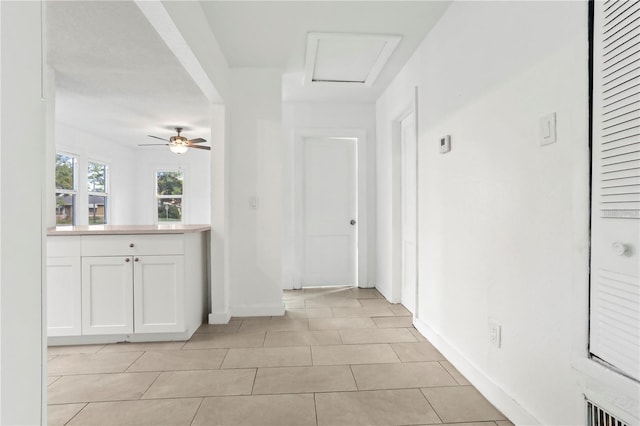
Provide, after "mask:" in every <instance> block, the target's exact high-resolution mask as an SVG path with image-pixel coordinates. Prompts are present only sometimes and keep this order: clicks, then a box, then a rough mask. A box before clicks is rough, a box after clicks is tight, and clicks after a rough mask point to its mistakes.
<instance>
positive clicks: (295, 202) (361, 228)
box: [282, 127, 371, 289]
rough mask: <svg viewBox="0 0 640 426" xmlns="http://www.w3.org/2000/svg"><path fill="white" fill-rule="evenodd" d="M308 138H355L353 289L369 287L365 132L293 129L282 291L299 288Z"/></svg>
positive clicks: (332, 129)
mask: <svg viewBox="0 0 640 426" xmlns="http://www.w3.org/2000/svg"><path fill="white" fill-rule="evenodd" d="M310 137H343V138H345V137H346V138H355V139H357V153H356V158H357V177H356V179H357V185H358V186H357V190H358V195H357V196H358V200H357V201H358V202H357V205H358V217H357V218H356V222H357V227H358V242H357V253H358V257H357V262H358V265H357V268H358V273H357V277H358V282H357V283H354V287H362V288H367V287H371V284H370V283H369V257H368V256H369V252H368V251H369V246H368V244H369V215H368V205H369V203H368V201H369V200H368V189H367V188H368V181H367V173H368V167H369V165H368V162H367V160H368V158H367V144H368V143H369V141H368V140H367V131H366V129H360V128H333V127H331V128H329V127H327V128H296V129H294V130H293V138H292V139H293V147H292V151H291V152H292V157H291V160H290V161H291V171H292V174H291V176H292V179H291V183H290V188H289V191H285V193H286V192H289V193H290V194H291V195H290V197H291V198H290V203H289V204H288V206H287V207H286V208H288V209H290V216H289V217H291V218H292V220H291V224H290V227H291V228H290V229H289V233H288V234H286V233H285V234H284V235H283V239H282V242H283V246H282V247H283V248H282V249H283V253H285V254H286V255H285V256H283V259H285V260H284V261H283V263H284V265H283V274H282V282H283V285H282V288H284V289H292V288H293V289H297V288H300V282H301V276H302V258H301V253H302V215H301V213H300V212H301V206H300V205H299V204H300V200H301V194H302V179H301V176H302V164H303V161H302V158H303V157H302V155H303V150H302V143H303V141H304V139H305V138H310Z"/></svg>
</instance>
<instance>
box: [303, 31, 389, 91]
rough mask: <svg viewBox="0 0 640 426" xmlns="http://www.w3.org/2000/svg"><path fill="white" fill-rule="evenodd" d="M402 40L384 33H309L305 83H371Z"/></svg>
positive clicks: (359, 84)
mask: <svg viewBox="0 0 640 426" xmlns="http://www.w3.org/2000/svg"><path fill="white" fill-rule="evenodd" d="M400 39H401V37H400V36H397V35H383V34H348V33H309V34H308V35H307V58H306V69H305V84H307V85H309V84H317V83H338V84H345V85H351V86H371V85H372V84H373V83H374V81H375V80H376V78H377V77H378V75H379V74H380V72H381V71H382V69H383V68H384V66H385V64H386V63H387V61H388V60H389V58H390V57H391V54H392V53H393V51H394V50H395V48H396V47H397V46H398V43H400Z"/></svg>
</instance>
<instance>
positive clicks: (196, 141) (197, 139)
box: [187, 138, 207, 143]
mask: <svg viewBox="0 0 640 426" xmlns="http://www.w3.org/2000/svg"><path fill="white" fill-rule="evenodd" d="M206 141H207V140H206V139H202V138H195V139H190V140H188V141H187V142H189V143H203V142H206Z"/></svg>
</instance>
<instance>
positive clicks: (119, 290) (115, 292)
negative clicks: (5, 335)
mask: <svg viewBox="0 0 640 426" xmlns="http://www.w3.org/2000/svg"><path fill="white" fill-rule="evenodd" d="M110 229H114V228H110ZM126 229H127V230H130V229H131V227H127V228H126ZM116 230H117V229H116ZM92 231H93V230H83V231H79V232H80V233H79V235H76V234H74V231H66V230H65V231H64V233H63V232H58V233H56V232H51V233H50V234H49V237H48V239H47V257H48V268H47V271H48V274H47V286H48V288H47V295H48V300H47V307H48V323H49V324H48V340H49V344H52V345H57V344H87V343H110V342H120V341H131V342H145V341H162V340H187V339H189V338H190V337H191V335H192V334H193V333H194V332H195V330H197V328H198V327H199V326H200V325H201V324H202V323H203V321H204V320H205V316H206V313H205V312H206V310H207V300H208V285H207V284H208V272H207V260H208V237H209V233H208V227H207V228H199V229H198V231H197V232H196V231H191V230H189V231H188V232H184V233H176V232H174V233H160V232H159V233H149V232H147V231H148V228H145V229H144V231H145V233H144V234H135V233H132V234H127V235H124V234H123V233H122V232H117V233H116V234H113V235H112V234H96V233H95V232H92Z"/></svg>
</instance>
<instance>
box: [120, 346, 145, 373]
mask: <svg viewBox="0 0 640 426" xmlns="http://www.w3.org/2000/svg"><path fill="white" fill-rule="evenodd" d="M146 353H147V351H142V352H140V355H138V357H137V358H136V359H134V360H133V362H131V363H130V364H129V366H128V367H127V368H125V369H124V371H121V373H126V372H130V373H133V371H129V369H130V368H131V367H132V366H133V364H135V363H136V362H138V360H139V359H140V358H142V356H143V355H144V354H146Z"/></svg>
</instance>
